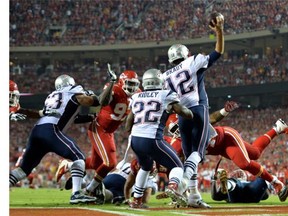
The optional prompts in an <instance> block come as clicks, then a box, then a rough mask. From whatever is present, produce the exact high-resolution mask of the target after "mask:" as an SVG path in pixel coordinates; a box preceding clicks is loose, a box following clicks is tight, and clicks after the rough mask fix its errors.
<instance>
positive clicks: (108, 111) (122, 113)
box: [96, 84, 129, 133]
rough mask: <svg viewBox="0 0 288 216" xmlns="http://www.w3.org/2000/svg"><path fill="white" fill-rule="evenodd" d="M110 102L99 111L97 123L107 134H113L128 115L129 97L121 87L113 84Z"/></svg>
mask: <svg viewBox="0 0 288 216" xmlns="http://www.w3.org/2000/svg"><path fill="white" fill-rule="evenodd" d="M112 95H113V96H112V97H113V99H112V101H111V102H110V104H109V105H107V106H104V107H102V108H101V109H100V111H99V113H98V115H97V118H96V120H97V123H98V124H99V125H100V126H101V127H102V128H103V129H104V130H105V131H106V132H107V133H113V132H114V131H115V130H117V128H118V127H119V125H120V124H121V123H122V122H123V121H124V119H125V117H126V116H127V115H128V113H129V110H128V105H129V97H128V96H127V95H126V93H125V92H124V90H123V89H122V87H121V86H120V85H118V84H115V85H114V87H113V93H112Z"/></svg>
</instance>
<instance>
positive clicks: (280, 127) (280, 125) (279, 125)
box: [273, 119, 288, 134]
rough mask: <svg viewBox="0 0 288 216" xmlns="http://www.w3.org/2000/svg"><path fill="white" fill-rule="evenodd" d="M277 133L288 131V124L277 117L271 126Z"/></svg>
mask: <svg viewBox="0 0 288 216" xmlns="http://www.w3.org/2000/svg"><path fill="white" fill-rule="evenodd" d="M273 129H274V130H275V131H276V133H277V134H281V133H288V125H287V124H286V123H285V122H284V121H283V120H282V119H278V120H277V121H276V123H275V124H274V126H273Z"/></svg>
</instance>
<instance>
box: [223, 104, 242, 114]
mask: <svg viewBox="0 0 288 216" xmlns="http://www.w3.org/2000/svg"><path fill="white" fill-rule="evenodd" d="M238 108H239V104H238V103H237V102H235V101H226V103H225V105H224V109H225V111H226V112H232V111H234V110H235V109H238Z"/></svg>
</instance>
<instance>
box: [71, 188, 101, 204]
mask: <svg viewBox="0 0 288 216" xmlns="http://www.w3.org/2000/svg"><path fill="white" fill-rule="evenodd" d="M95 201H96V197H92V196H87V195H85V194H84V193H83V192H82V191H76V192H75V193H73V194H72V195H71V198H70V204H79V203H93V202H95Z"/></svg>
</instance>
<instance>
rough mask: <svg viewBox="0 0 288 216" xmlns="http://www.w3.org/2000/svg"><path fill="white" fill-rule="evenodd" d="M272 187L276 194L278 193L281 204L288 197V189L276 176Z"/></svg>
mask: <svg viewBox="0 0 288 216" xmlns="http://www.w3.org/2000/svg"><path fill="white" fill-rule="evenodd" d="M271 185H272V186H273V188H274V190H275V192H276V193H277V195H278V197H279V200H280V201H281V202H284V201H285V200H286V199H287V196H288V188H287V187H286V186H285V185H284V184H283V183H282V182H281V181H280V180H279V179H278V178H277V177H276V176H274V179H273V181H272V182H271Z"/></svg>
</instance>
